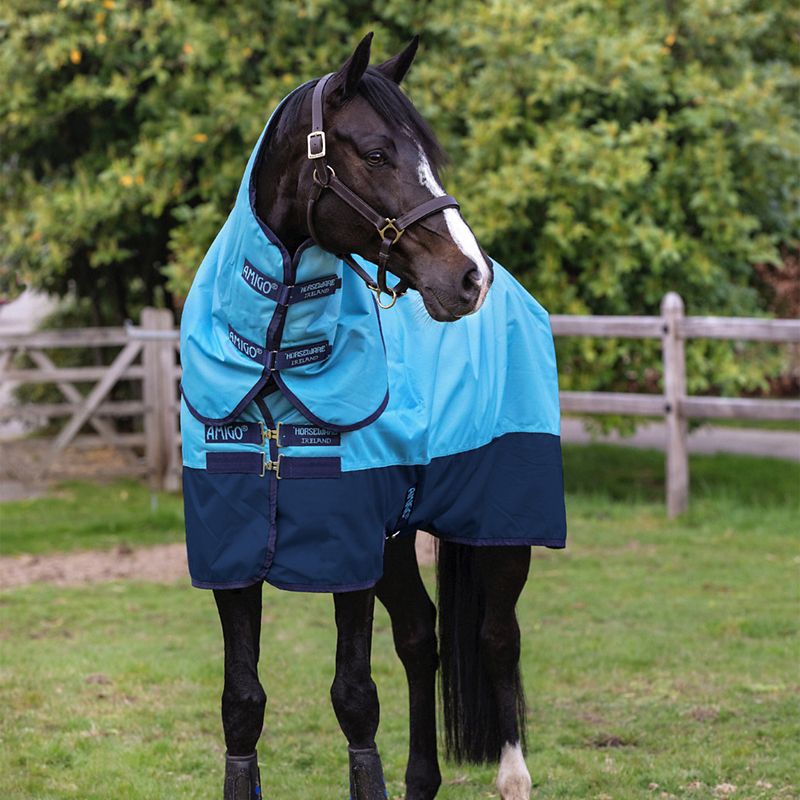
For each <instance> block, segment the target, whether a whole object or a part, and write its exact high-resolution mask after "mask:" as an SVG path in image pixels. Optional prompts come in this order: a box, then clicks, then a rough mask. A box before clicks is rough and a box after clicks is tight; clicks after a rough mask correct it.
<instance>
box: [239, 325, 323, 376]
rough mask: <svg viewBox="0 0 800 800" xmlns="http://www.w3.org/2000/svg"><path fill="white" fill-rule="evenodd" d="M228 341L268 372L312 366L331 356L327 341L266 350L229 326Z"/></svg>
mask: <svg viewBox="0 0 800 800" xmlns="http://www.w3.org/2000/svg"><path fill="white" fill-rule="evenodd" d="M228 339H229V340H230V343H231V344H232V345H233V346H234V347H235V348H236V349H237V350H238V351H239V352H240V353H243V354H244V355H246V356H247V357H248V358H251V359H252V360H253V361H255V362H257V363H259V364H263V365H264V366H265V367H266V368H267V369H268V370H271V371H277V370H282V369H291V368H292V367H300V366H303V365H304V364H313V363H315V362H317V361H324V360H325V359H326V358H327V357H328V356H329V355H330V354H331V349H332V348H331V345H330V343H329V342H328V341H327V340H324V339H323V340H322V341H321V342H311V344H301V345H300V346H298V347H288V348H287V349H285V350H267V349H266V348H265V347H262V346H261V345H260V344H256V343H255V342H251V341H250V340H249V339H246V338H245V337H244V336H242V335H241V334H240V333H239V332H238V331H236V330H235V329H234V328H233V327H232V326H231V325H230V324H229V325H228Z"/></svg>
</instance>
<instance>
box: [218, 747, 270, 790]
mask: <svg viewBox="0 0 800 800" xmlns="http://www.w3.org/2000/svg"><path fill="white" fill-rule="evenodd" d="M224 800H262V798H261V773H260V772H259V770H258V755H257V754H256V753H253V755H251V756H229V755H227V754H226V755H225V794H224Z"/></svg>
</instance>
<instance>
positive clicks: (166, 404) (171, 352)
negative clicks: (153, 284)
mask: <svg viewBox="0 0 800 800" xmlns="http://www.w3.org/2000/svg"><path fill="white" fill-rule="evenodd" d="M158 313H159V315H160V316H159V330H163V331H168V332H169V333H172V331H173V330H174V328H175V325H174V320H173V317H172V312H171V311H167V310H166V309H164V310H162V311H159V312H158ZM158 345H159V374H160V380H161V385H160V392H159V412H160V415H161V420H160V423H161V446H162V448H163V456H162V458H163V462H164V472H163V473H162V478H161V488H162V489H164V490H165V491H167V492H177V491H178V489H179V488H180V480H179V468H180V466H179V465H180V462H179V460H178V418H177V413H176V408H177V404H178V395H177V386H176V383H175V353H176V350H175V343H174V341H172V339H170V338H164V339H163V340H162V341H160V342H158Z"/></svg>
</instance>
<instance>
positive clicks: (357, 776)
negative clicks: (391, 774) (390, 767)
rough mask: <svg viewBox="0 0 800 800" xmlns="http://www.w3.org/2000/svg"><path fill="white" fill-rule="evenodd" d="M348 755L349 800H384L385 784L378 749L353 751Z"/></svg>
mask: <svg viewBox="0 0 800 800" xmlns="http://www.w3.org/2000/svg"><path fill="white" fill-rule="evenodd" d="M348 752H349V753H350V800H384V798H385V797H386V784H385V783H384V782H383V767H382V766H381V757H380V756H379V755H378V748H377V747H371V748H369V749H368V750H353V748H351V747H349V748H348Z"/></svg>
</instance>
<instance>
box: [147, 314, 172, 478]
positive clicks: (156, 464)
mask: <svg viewBox="0 0 800 800" xmlns="http://www.w3.org/2000/svg"><path fill="white" fill-rule="evenodd" d="M141 327H142V330H144V331H153V332H155V331H171V330H172V329H173V328H174V325H173V320H172V314H171V313H170V312H169V311H167V310H166V309H157V308H144V309H142V319H141ZM142 362H143V365H144V382H143V384H142V386H143V389H142V394H143V397H144V403H145V414H144V433H145V460H146V462H147V472H148V476H149V479H150V486H151V488H152V489H166V490H168V491H174V490H176V489H177V488H178V468H177V450H176V447H177V445H176V442H177V436H178V428H177V421H176V417H175V406H176V402H177V398H176V393H175V344H174V342H173V341H171V340H170V339H169V338H168V337H167V336H165V337H164V338H163V339H159V338H148V339H145V343H144V354H143V358H142Z"/></svg>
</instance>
